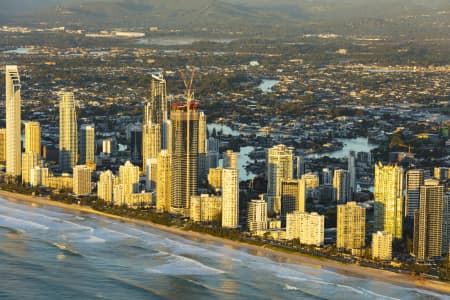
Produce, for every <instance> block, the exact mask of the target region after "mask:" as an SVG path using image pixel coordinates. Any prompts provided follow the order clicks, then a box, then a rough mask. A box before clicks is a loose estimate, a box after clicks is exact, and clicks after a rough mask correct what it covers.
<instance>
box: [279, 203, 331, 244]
mask: <svg viewBox="0 0 450 300" xmlns="http://www.w3.org/2000/svg"><path fill="white" fill-rule="evenodd" d="M324 228H325V217H324V216H321V215H319V214H318V213H315V212H313V213H307V212H300V211H295V212H292V213H289V214H287V217H286V239H288V240H292V239H299V241H300V243H301V244H305V245H316V246H322V245H323V244H324V240H325V238H324V236H325V235H324Z"/></svg>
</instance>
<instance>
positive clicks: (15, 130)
mask: <svg viewBox="0 0 450 300" xmlns="http://www.w3.org/2000/svg"><path fill="white" fill-rule="evenodd" d="M5 74H6V79H5V85H6V93H5V94H6V101H5V103H6V143H7V146H6V173H7V174H8V175H13V176H20V175H21V173H22V166H21V161H20V160H21V152H22V146H21V143H20V140H21V128H20V125H21V114H20V103H21V98H20V91H21V85H20V78H19V70H18V68H17V66H6V68H5Z"/></svg>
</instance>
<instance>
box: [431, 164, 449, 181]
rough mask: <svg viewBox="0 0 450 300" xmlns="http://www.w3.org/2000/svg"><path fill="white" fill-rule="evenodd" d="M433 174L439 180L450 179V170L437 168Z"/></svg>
mask: <svg viewBox="0 0 450 300" xmlns="http://www.w3.org/2000/svg"><path fill="white" fill-rule="evenodd" d="M433 173H434V174H433V175H434V178H436V179H437V180H447V179H448V178H449V177H448V174H449V173H448V168H444V167H435V168H434V172H433Z"/></svg>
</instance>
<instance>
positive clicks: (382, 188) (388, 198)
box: [374, 163, 403, 239]
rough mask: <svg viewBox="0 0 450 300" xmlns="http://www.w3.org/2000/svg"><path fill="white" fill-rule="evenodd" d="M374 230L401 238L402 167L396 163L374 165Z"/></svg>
mask: <svg viewBox="0 0 450 300" xmlns="http://www.w3.org/2000/svg"><path fill="white" fill-rule="evenodd" d="M374 197H375V207H374V215H375V226H374V227H375V230H376V231H386V232H388V233H391V234H392V235H393V237H394V239H401V238H402V234H403V232H402V230H403V169H402V168H401V167H399V166H396V165H387V166H383V164H381V163H377V164H376V165H375V186H374Z"/></svg>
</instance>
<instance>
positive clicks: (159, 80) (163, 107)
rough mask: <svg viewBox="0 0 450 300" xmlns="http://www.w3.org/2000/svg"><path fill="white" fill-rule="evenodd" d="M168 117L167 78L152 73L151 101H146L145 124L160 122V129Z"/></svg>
mask: <svg viewBox="0 0 450 300" xmlns="http://www.w3.org/2000/svg"><path fill="white" fill-rule="evenodd" d="M167 119H168V103H167V95H166V80H165V79H164V77H163V76H162V75H160V76H156V75H152V79H151V82H150V101H148V102H147V103H145V112H144V124H148V123H150V122H151V123H153V124H158V125H159V126H160V127H159V128H160V129H162V127H163V123H164V122H165V121H166V120H167Z"/></svg>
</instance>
